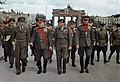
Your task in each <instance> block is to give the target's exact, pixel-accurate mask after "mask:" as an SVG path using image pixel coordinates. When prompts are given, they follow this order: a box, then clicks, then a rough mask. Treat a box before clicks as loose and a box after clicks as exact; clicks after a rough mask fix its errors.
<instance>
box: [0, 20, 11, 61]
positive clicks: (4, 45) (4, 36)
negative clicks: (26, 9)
mask: <svg viewBox="0 0 120 82" xmlns="http://www.w3.org/2000/svg"><path fill="white" fill-rule="evenodd" d="M3 27H4V28H3V29H2V30H1V34H2V48H3V49H4V60H5V62H7V56H8V54H9V53H8V50H9V49H8V47H7V41H8V40H9V39H10V37H9V35H10V32H9V28H8V21H4V22H3ZM7 35H8V36H7Z"/></svg>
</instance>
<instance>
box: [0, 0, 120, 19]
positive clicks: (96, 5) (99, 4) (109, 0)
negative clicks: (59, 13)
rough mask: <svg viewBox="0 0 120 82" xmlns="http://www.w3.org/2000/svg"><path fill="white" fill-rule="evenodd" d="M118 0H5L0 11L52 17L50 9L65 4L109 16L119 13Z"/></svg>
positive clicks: (91, 13) (119, 0) (65, 5)
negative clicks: (11, 10)
mask: <svg viewBox="0 0 120 82" xmlns="http://www.w3.org/2000/svg"><path fill="white" fill-rule="evenodd" d="M2 1H3V0H2ZM119 3H120V0H6V4H5V5H1V7H2V8H4V9H1V10H0V11H3V10H4V11H10V9H13V10H15V11H21V12H24V13H30V14H37V13H43V14H45V15H46V16H47V18H51V17H52V9H64V8H66V7H67V5H69V4H70V6H71V7H72V8H73V9H76V10H85V12H86V13H87V14H88V15H90V16H91V15H94V16H96V15H97V16H110V15H113V14H119V13H120V5H119Z"/></svg>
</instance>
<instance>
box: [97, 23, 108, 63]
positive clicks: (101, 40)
mask: <svg viewBox="0 0 120 82" xmlns="http://www.w3.org/2000/svg"><path fill="white" fill-rule="evenodd" d="M104 26H105V24H100V30H99V31H98V37H97V45H98V49H97V62H99V60H100V51H101V50H102V52H103V58H104V64H105V63H107V62H108V61H107V59H106V58H107V57H106V51H107V46H108V34H107V31H106V30H105V27H104Z"/></svg>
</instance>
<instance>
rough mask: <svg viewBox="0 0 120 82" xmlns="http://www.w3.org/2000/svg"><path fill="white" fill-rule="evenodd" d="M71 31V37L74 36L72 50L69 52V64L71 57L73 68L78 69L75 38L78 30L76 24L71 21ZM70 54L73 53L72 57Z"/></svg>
mask: <svg viewBox="0 0 120 82" xmlns="http://www.w3.org/2000/svg"><path fill="white" fill-rule="evenodd" d="M69 29H70V33H71V36H72V49H71V50H69V54H68V59H67V62H69V56H71V59H72V66H73V67H76V65H75V52H76V39H75V36H76V32H77V29H76V23H75V22H74V21H70V28H69ZM70 52H71V55H70Z"/></svg>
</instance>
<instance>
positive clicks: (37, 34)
mask: <svg viewBox="0 0 120 82" xmlns="http://www.w3.org/2000/svg"><path fill="white" fill-rule="evenodd" d="M38 20H39V24H38V27H37V28H36V29H34V32H33V35H32V39H31V43H30V44H31V45H32V44H33V43H34V46H35V52H36V61H37V63H36V64H37V66H38V72H37V74H41V72H42V70H43V73H46V72H47V61H48V49H49V50H52V47H51V45H52V44H51V32H50V30H48V29H47V28H46V27H45V22H46V16H45V15H43V14H39V15H38ZM41 57H43V60H44V61H43V69H42V64H41Z"/></svg>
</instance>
